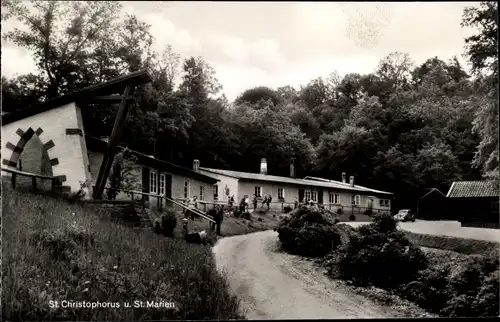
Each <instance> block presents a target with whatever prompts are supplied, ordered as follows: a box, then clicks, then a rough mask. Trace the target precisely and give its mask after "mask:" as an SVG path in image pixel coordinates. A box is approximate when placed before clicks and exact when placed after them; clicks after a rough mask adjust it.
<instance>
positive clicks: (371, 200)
mask: <svg viewBox="0 0 500 322" xmlns="http://www.w3.org/2000/svg"><path fill="white" fill-rule="evenodd" d="M366 207H367V208H368V209H369V210H372V209H373V199H372V198H369V199H368V203H367V205H366Z"/></svg>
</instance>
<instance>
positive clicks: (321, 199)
mask: <svg viewBox="0 0 500 322" xmlns="http://www.w3.org/2000/svg"><path fill="white" fill-rule="evenodd" d="M322 204H323V190H319V191H318V205H322Z"/></svg>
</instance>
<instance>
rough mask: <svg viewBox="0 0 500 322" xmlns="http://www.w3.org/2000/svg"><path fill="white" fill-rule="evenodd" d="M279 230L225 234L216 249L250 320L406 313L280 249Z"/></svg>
mask: <svg viewBox="0 0 500 322" xmlns="http://www.w3.org/2000/svg"><path fill="white" fill-rule="evenodd" d="M277 245H278V239H277V233H276V232H274V231H264V232H258V233H253V234H248V235H241V236H235V237H229V238H223V239H221V240H219V242H218V243H217V244H216V245H215V246H214V248H213V251H214V254H215V257H216V261H217V267H218V269H220V270H222V271H224V272H225V273H226V274H227V276H228V278H229V281H230V285H231V288H232V291H233V292H234V293H235V294H237V295H238V297H239V298H240V299H241V300H242V308H243V311H244V312H243V313H244V314H245V315H246V317H247V318H248V319H338V318H394V317H401V316H404V314H402V312H398V310H394V308H392V307H386V306H383V305H381V304H380V303H377V302H375V301H373V300H370V299H368V298H366V297H364V296H361V295H359V294H356V293H355V292H353V291H352V290H349V289H348V288H347V287H345V286H342V285H340V283H337V282H335V281H334V280H331V279H329V278H328V277H327V276H325V275H324V274H323V273H322V272H320V271H319V270H317V269H313V268H312V264H311V265H309V266H308V264H309V263H308V262H307V261H304V260H301V261H299V262H300V263H299V262H298V261H297V256H292V255H289V254H286V253H284V252H280V251H279V250H278V246H277Z"/></svg>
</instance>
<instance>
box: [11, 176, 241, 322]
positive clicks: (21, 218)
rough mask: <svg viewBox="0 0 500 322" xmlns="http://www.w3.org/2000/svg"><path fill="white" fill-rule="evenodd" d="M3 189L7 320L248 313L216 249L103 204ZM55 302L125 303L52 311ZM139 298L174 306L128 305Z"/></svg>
mask: <svg viewBox="0 0 500 322" xmlns="http://www.w3.org/2000/svg"><path fill="white" fill-rule="evenodd" d="M2 190H3V191H2V194H3V196H2V199H3V218H2V233H3V240H2V243H3V244H2V246H3V251H4V252H3V262H4V263H5V262H7V263H9V265H4V270H3V274H4V278H3V283H2V291H3V294H2V295H3V300H2V309H3V313H2V319H4V320H93V321H95V320H132V319H133V320H138V319H148V320H154V319H155V320H159V319H183V320H184V319H192V320H194V319H210V320H216V319H222V320H224V319H242V318H243V316H242V314H241V313H240V311H239V302H238V300H237V298H236V297H235V296H233V295H231V294H230V293H229V291H228V283H227V281H226V279H225V277H224V276H221V275H220V273H219V272H218V271H217V270H216V267H215V263H214V260H213V257H212V253H211V248H210V247H208V246H203V245H193V244H187V243H185V242H184V241H182V240H178V239H171V238H165V237H163V236H161V235H156V234H154V233H153V232H151V230H150V229H144V228H131V227H127V226H125V225H121V224H119V223H116V222H114V221H112V220H110V219H109V216H108V213H107V212H106V210H104V209H103V208H99V207H95V206H92V205H81V204H78V203H73V204H72V203H68V202H66V201H63V200H61V199H55V198H51V197H47V196H43V195H33V194H26V193H22V192H19V191H14V190H12V189H11V188H9V185H8V184H4V185H3V189H2ZM247 226H248V225H247ZM231 232H232V231H231ZM50 301H58V302H59V303H60V304H61V302H62V301H80V303H82V301H89V302H94V303H97V302H101V303H119V304H120V308H101V309H92V308H61V307H59V308H51V307H50V303H51V302H50ZM134 301H165V302H172V303H173V305H174V307H173V308H168V309H158V308H134V307H132V308H124V303H125V302H129V303H131V304H133V303H134ZM52 303H54V302H52Z"/></svg>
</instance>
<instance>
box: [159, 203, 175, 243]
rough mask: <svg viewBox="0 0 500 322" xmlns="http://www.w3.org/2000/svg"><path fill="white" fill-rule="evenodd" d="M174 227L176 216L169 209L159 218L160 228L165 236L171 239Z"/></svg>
mask: <svg viewBox="0 0 500 322" xmlns="http://www.w3.org/2000/svg"><path fill="white" fill-rule="evenodd" d="M175 227H177V216H176V215H175V212H174V211H173V210H170V209H169V210H167V211H166V213H165V214H164V215H163V216H161V228H162V230H163V233H164V234H165V236H168V237H173V236H174V229H175Z"/></svg>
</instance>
